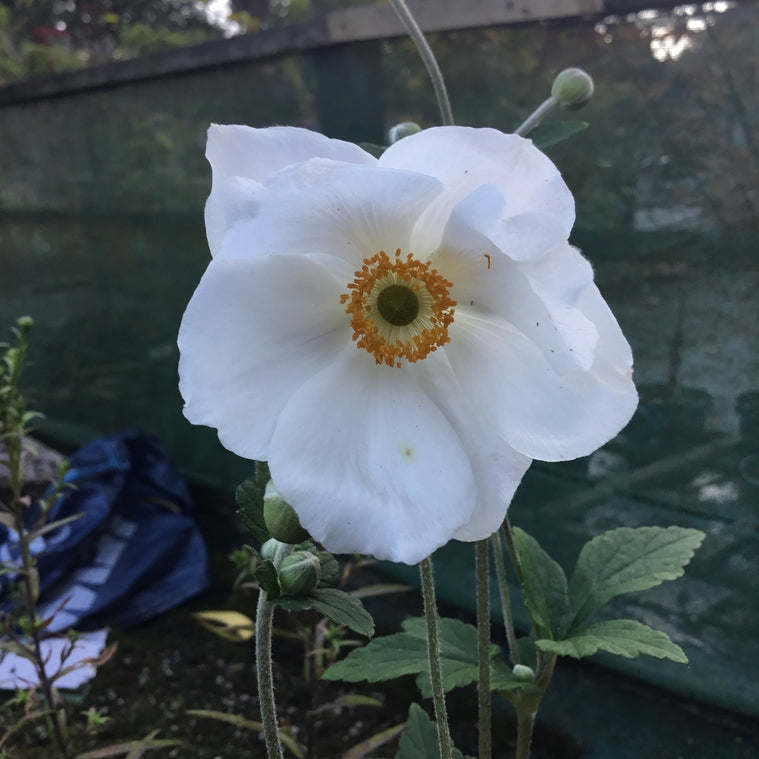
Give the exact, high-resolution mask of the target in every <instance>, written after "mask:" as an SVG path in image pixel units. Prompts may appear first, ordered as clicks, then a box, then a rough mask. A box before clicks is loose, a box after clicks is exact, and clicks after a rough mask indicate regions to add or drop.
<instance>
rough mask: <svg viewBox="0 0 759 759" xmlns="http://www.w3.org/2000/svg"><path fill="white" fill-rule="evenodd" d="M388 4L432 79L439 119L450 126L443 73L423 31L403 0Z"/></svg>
mask: <svg viewBox="0 0 759 759" xmlns="http://www.w3.org/2000/svg"><path fill="white" fill-rule="evenodd" d="M390 5H392V6H393V10H394V11H395V12H396V13H397V14H398V17H399V18H400V20H401V21H402V22H403V26H405V27H406V31H407V32H408V33H409V36H410V37H411V39H412V40H413V41H414V44H415V45H416V49H417V52H418V53H419V57H420V58H421V59H422V62H423V63H424V65H425V67H426V69H427V73H428V74H429V75H430V79H431V80H432V87H433V89H434V90H435V97H436V98H437V104H438V108H439V109H440V121H441V123H442V124H443V125H444V126H451V125H452V124H453V111H452V110H451V101H450V100H449V99H448V91H447V90H446V87H445V80H444V79H443V74H442V73H441V71H440V66H438V63H437V60H436V59H435V54H434V53H433V52H432V49H431V48H430V46H429V44H428V43H427V40H426V39H425V37H424V33H423V32H422V30H421V29H420V28H419V24H417V23H416V19H415V18H414V17H413V15H412V14H411V11H410V10H409V9H408V6H407V5H406V3H405V1H404V0H390Z"/></svg>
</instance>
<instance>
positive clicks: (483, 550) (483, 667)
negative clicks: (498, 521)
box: [475, 540, 493, 759]
mask: <svg viewBox="0 0 759 759" xmlns="http://www.w3.org/2000/svg"><path fill="white" fill-rule="evenodd" d="M475 555H476V565H477V568H476V572H477V663H478V678H477V707H478V709H477V711H478V715H479V734H480V737H479V754H478V756H479V759H490V757H491V755H492V752H493V747H492V736H491V719H492V718H491V693H490V569H489V567H488V541H487V540H478V541H477V543H476V547H475Z"/></svg>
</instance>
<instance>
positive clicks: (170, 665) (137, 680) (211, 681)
mask: <svg viewBox="0 0 759 759" xmlns="http://www.w3.org/2000/svg"><path fill="white" fill-rule="evenodd" d="M203 497H204V498H205V499H207V498H208V497H209V496H208V494H203ZM213 506H214V509H213V510H212V511H211V512H208V511H206V513H211V514H213V515H214V516H213V519H212V520H208V518H206V520H204V521H208V522H209V523H211V522H213V520H216V519H223V520H228V516H226V515H227V514H228V512H229V505H228V504H224V505H223V509H222V510H223V511H224V515H221V516H220V512H219V510H218V507H219V503H217V502H214V504H213ZM202 508H205V506H202ZM216 524H217V526H218V522H216ZM229 524H231V521H228V524H227V526H226V529H227V533H228V534H226V535H223V534H222V532H223V530H219V529H210V530H209V529H204V532H205V534H206V537H207V542H208V548H209V569H210V574H211V579H212V585H211V587H210V588H209V589H208V590H207V591H206V592H204V593H203V594H201V595H199V596H197V597H196V598H194V599H192V600H191V601H190V602H188V603H186V604H184V605H182V606H180V607H177V608H175V609H173V610H171V611H169V612H168V613H166V614H163V615H162V616H160V617H158V618H156V619H154V620H152V621H151V622H150V623H148V624H144V625H142V626H139V627H136V628H130V629H124V630H112V631H111V634H110V636H109V639H108V640H109V643H112V642H116V643H118V651H117V653H116V655H115V656H114V657H113V659H112V660H111V661H110V662H108V663H107V664H105V665H104V666H102V667H101V668H100V669H99V670H98V673H97V676H96V677H95V678H94V679H93V680H92V681H90V682H89V683H87V684H86V685H84V686H82V687H81V688H80V690H79V691H76V692H73V693H68V694H64V695H65V698H66V710H67V715H68V721H69V730H70V735H71V740H72V745H73V746H74V747H75V749H76V751H77V752H84V751H90V750H94V749H97V748H102V747H105V746H108V745H112V744H115V743H119V742H121V741H127V740H136V739H139V738H144V737H146V736H148V735H149V734H152V733H153V732H154V731H157V733H156V735H155V737H156V738H159V739H160V738H163V739H169V738H170V739H177V740H181V741H182V742H183V745H182V746H178V747H172V748H162V749H159V750H155V751H150V752H147V753H146V756H148V757H153V756H156V757H171V758H172V759H243V758H244V759H259V757H260V759H265V757H266V752H265V749H264V744H263V740H262V738H261V736H260V735H259V733H257V732H255V731H252V730H250V729H245V728H242V727H237V726H235V725H232V724H228V723H225V722H221V721H217V720H214V719H208V718H201V717H198V716H194V715H192V714H189V713H188V712H189V710H196V709H205V710H214V711H221V712H225V713H228V714H234V715H239V716H241V717H243V718H245V719H248V720H254V721H257V720H259V718H260V717H259V704H258V697H257V694H256V685H255V656H254V650H253V643H252V641H251V642H247V643H236V642H232V641H228V640H225V639H223V638H221V637H219V636H217V635H215V634H213V633H211V632H209V631H208V630H206V629H205V628H203V627H201V626H200V625H199V624H198V623H197V622H196V621H195V619H194V618H193V616H192V615H193V612H196V611H203V610H209V609H214V610H218V609H236V610H238V611H241V612H243V613H245V614H247V615H248V616H250V617H253V616H254V614H255V600H256V593H255V591H250V592H242V593H241V592H237V591H233V590H232V586H233V582H234V576H235V569H234V566H233V565H232V563H231V562H230V561H229V560H228V558H227V554H228V553H229V550H230V547H232V546H234V545H239V544H242V543H243V542H245V536H244V534H243V533H239V534H238V535H237V536H236V539H237V543H235V542H234V540H235V538H232V540H230V534H229V529H230V528H229ZM204 527H205V525H204ZM380 580H381V578H378V577H375V576H373V575H372V574H371V573H369V574H364V575H363V576H362V577H361V578H360V582H361V583H362V584H363V583H365V582H371V581H380ZM417 595H418V594H417V593H415V592H409V593H406V594H403V598H402V599H401V600H399V601H398V603H395V599H394V600H393V603H392V607H390V606H389V605H388V601H387V600H385V601H380V602H379V605H375V607H374V608H371V609H370V610H371V611H372V613H373V614H374V616H375V620H376V621H377V623H378V628H379V629H378V633H380V634H381V633H383V632H395V631H397V630H398V621H399V620H400V619H401V618H402V617H403V616H409V615H418V614H421V602H420V600H419V599H418V597H417ZM367 606H370V604H369V603H367ZM388 610H390V611H389V613H387V612H388ZM442 611H443V613H448V611H449V610H442ZM389 617H395V619H393V621H392V624H387V629H382V628H383V621H384V620H388V618H389ZM288 618H289V619H288ZM299 618H300V620H302V621H303V624H306V625H307V624H308V622H309V620H308V619H307V618H306V617H304V615H299ZM274 624H275V627H276V628H285V629H289V630H290V632H293V631H297V628H296V627H294V626H293V624H292V617H291V615H287V614H286V613H284V612H282V611H278V612H277V615H276V616H275V623H274ZM301 630H302V627H301ZM274 657H275V672H274V678H275V683H276V692H277V699H278V709H279V713H280V721H281V723H282V724H283V726H285V727H288V728H289V729H291V730H292V732H293V733H294V734H295V735H296V736H297V738H298V740H299V741H300V742H301V743H302V744H303V745H305V746H307V747H308V750H307V753H306V759H340V757H343V756H344V755H345V754H346V752H347V751H348V750H349V749H350V748H351V747H352V746H354V745H356V744H357V743H359V742H361V741H362V740H364V739H366V738H368V737H369V736H372V735H374V734H376V733H378V732H380V731H382V730H384V729H386V728H389V727H391V726H393V725H397V724H399V723H402V722H404V721H405V719H406V717H407V714H408V708H409V705H410V703H411V702H412V701H417V702H420V703H422V705H423V706H424V708H425V709H427V711H428V713H429V714H432V707H431V704H430V703H429V702H424V701H422V700H421V697H420V695H419V693H418V690H417V688H416V685H415V683H414V679H413V677H409V678H403V679H401V680H398V681H395V682H393V683H390V684H379V685H378V684H363V683H362V684H358V685H352V684H341V683H333V682H328V681H323V680H315V679H312V682H310V683H309V682H308V681H307V679H306V677H305V671H306V667H305V666H304V648H303V646H302V645H301V644H300V643H298V642H296V641H294V640H291V639H290V638H289V637H285V636H282V635H278V636H275V641H274ZM348 693H359V694H363V695H367V696H371V697H373V698H376V699H379V700H380V701H381V702H382V704H383V705H382V706H381V707H376V706H371V707H370V706H361V707H354V708H347V707H342V708H335V709H329V710H326V711H320V713H319V714H316V715H314V714H312V713H311V711H312V710H313V709H314V708H315V707H316V706H317V705H324V704H326V703H330V702H332V701H334V700H335V699H337V698H339V697H340V696H343V695H345V694H348ZM448 698H449V702H448V705H449V710H450V716H451V719H450V721H451V724H452V725H453V726H454V730H453V739H454V742H455V743H456V745H457V746H458V747H459V748H460V749H461V750H462V751H463V752H464V753H465V754H469V755H472V756H474V755H476V753H477V730H476V719H477V717H476V708H477V707H476V704H477V698H476V693H475V690H474V687H473V686H472V687H469V688H461V689H457V690H455V691H452V692H451V693H450V694H449V696H448ZM495 698H496V702H497V703H496V704H495V705H494V706H495V708H497V709H500V712H502V713H500V712H499V713H498V715H497V717H496V719H494V752H493V754H494V756H510V755H513V742H512V738H513V735H514V723H513V720H512V719H511V715H510V713H509V710H510V707H509V706H508V705H507V704H506V702H504V701H501V702H500V703H498V701H499V698H500V697H498V696H497V695H496V696H495ZM88 709H95V710H97V711H98V712H99V714H101V715H102V716H104V717H107V721H106V722H105V724H104V725H102V726H100V727H98V728H89V729H88V727H87V719H86V717H85V716H84V714H85V713H86V712H87V710H88ZM18 713H20V711H19V710H18V709H17V714H18ZM8 718H9V715H8V714H7V711H2V712H0V719H2V720H3V721H6V720H8ZM396 751H397V740H394V741H393V742H391V743H388V744H387V745H386V746H384V747H381V748H379V749H376V750H375V751H374V752H373V753H371V754H367V756H369V757H374V759H381V758H382V757H385V758H386V759H389V758H390V757H393V756H395V753H396ZM580 754H581V751H580V748H579V747H578V746H577V745H576V744H574V743H573V742H572V741H571V740H569V739H568V738H566V736H562V735H558V734H556V733H553V732H551V731H550V730H547V729H542V727H541V726H539V729H538V731H537V734H536V741H535V750H534V759H576V758H577V757H579V756H580ZM120 755H123V754H120ZM0 756H2V754H1V753H0ZM6 756H7V757H8V759H51V757H54V756H56V753H55V752H54V750H53V748H52V745H51V743H50V742H49V741H48V740H47V736H46V733H45V729H44V721H42V720H38V721H37V722H36V723H34V725H33V726H31V727H29V728H26V729H24V730H22V731H20V733H19V734H18V738H17V739H16V740H15V743H14V744H13V746H12V747H11V748H10V749H9V751H8V754H7V755H6ZM134 756H135V757H137V756H138V755H137V754H135V755H134ZM361 756H363V754H361ZM3 759H5V758H3Z"/></svg>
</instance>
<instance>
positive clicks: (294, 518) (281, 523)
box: [264, 480, 309, 545]
mask: <svg viewBox="0 0 759 759" xmlns="http://www.w3.org/2000/svg"><path fill="white" fill-rule="evenodd" d="M264 522H266V529H267V530H269V534H270V535H271V536H272V537H273V538H276V539H277V540H281V541H282V542H283V543H291V544H293V545H296V544H298V543H302V542H303V541H304V540H308V538H309V534H308V533H307V532H306V531H305V530H304V529H303V528H302V527H301V525H300V520H299V519H298V515H297V514H296V513H295V509H294V508H293V507H292V506H290V504H289V503H287V501H284V500H283V499H282V498H281V496H280V495H279V493H278V492H277V490H276V488H275V487H274V483H273V482H272V481H271V480H269V482H268V484H267V485H266V491H265V492H264Z"/></svg>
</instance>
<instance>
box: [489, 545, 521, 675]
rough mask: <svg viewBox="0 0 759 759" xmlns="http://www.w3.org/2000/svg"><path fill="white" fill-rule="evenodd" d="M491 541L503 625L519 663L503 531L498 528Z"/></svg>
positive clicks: (514, 658)
mask: <svg viewBox="0 0 759 759" xmlns="http://www.w3.org/2000/svg"><path fill="white" fill-rule="evenodd" d="M490 542H491V544H492V546H493V556H494V558H495V575H496V578H497V579H498V594H499V595H500V597H501V612H502V613H503V627H504V629H505V630H506V640H507V641H508V644H509V654H510V655H511V661H512V663H513V664H519V663H520V659H519V647H518V646H517V635H516V631H515V630H514V616H513V614H512V613H511V599H510V597H509V586H508V584H507V582H506V562H504V560H503V543H502V542H501V533H500V531H499V530H496V531H495V532H494V533H493V534H492V535H491V536H490Z"/></svg>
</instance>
